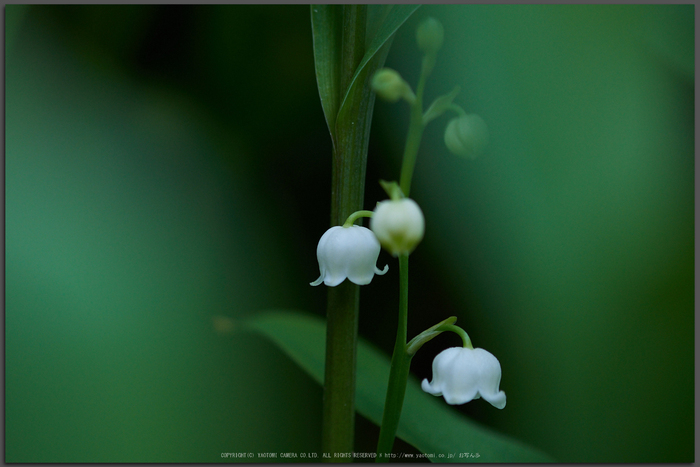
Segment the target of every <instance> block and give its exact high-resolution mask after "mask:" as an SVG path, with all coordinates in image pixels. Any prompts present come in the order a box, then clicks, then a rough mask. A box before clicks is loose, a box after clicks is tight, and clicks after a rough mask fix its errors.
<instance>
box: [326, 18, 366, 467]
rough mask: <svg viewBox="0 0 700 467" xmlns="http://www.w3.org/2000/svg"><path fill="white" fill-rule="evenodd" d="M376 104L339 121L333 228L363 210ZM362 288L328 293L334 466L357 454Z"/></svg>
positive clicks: (346, 29) (346, 67) (344, 74)
mask: <svg viewBox="0 0 700 467" xmlns="http://www.w3.org/2000/svg"><path fill="white" fill-rule="evenodd" d="M342 8H343V33H342V34H343V42H342V58H341V66H340V73H341V89H342V90H343V91H344V90H345V89H346V88H347V86H348V84H349V82H350V79H351V78H352V76H353V75H354V73H355V70H356V69H357V66H358V65H359V63H360V61H361V60H362V56H363V55H364V53H365V45H364V39H365V28H366V22H367V19H366V18H367V6H366V5H344V6H342ZM373 103H374V101H373V100H372V99H369V98H365V99H362V100H361V101H359V102H358V103H357V105H356V106H354V107H353V112H352V115H353V116H354V119H352V120H347V119H338V120H337V121H336V128H335V135H336V138H335V140H334V145H333V177H332V187H331V190H332V191H331V225H341V224H342V223H343V222H344V221H345V220H346V219H347V217H348V216H349V215H350V214H352V213H353V212H355V211H359V210H360V209H362V204H363V201H364V187H365V170H366V165H367V141H365V137H364V133H365V130H367V131H368V128H369V123H370V122H371V119H372V109H373ZM359 303H360V288H359V286H358V285H356V284H353V283H351V282H350V281H344V282H343V283H342V284H340V285H339V286H337V287H330V288H329V289H328V302H327V319H328V327H327V331H326V369H325V380H324V389H323V435H322V449H323V452H326V453H331V458H330V459H328V460H329V461H331V462H343V461H344V462H347V461H350V460H351V459H349V458H342V457H339V458H336V457H334V456H333V455H332V453H336V452H352V451H353V446H354V439H355V437H354V432H355V368H356V359H357V323H358V314H359Z"/></svg>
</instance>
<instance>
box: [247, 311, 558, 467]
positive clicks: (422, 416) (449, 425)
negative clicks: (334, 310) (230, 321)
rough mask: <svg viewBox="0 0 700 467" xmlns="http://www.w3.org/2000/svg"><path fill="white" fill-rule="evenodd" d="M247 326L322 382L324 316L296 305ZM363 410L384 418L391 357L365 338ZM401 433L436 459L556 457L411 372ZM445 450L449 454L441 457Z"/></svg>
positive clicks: (360, 372)
mask: <svg viewBox="0 0 700 467" xmlns="http://www.w3.org/2000/svg"><path fill="white" fill-rule="evenodd" d="M244 324H245V326H246V327H247V328H249V329H251V330H254V331H256V332H259V333H261V334H262V335H264V336H266V337H267V338H269V339H270V340H271V341H272V342H274V343H275V344H276V345H277V346H278V347H279V348H280V349H281V350H282V351H283V352H284V353H286V354H287V355H288V356H289V357H290V358H291V359H292V360H293V361H294V362H296V363H297V364H298V365H299V366H300V367H301V368H302V369H303V370H304V371H306V372H307V373H308V374H309V375H310V376H311V377H312V378H314V379H315V380H316V381H317V382H318V383H320V384H323V374H324V369H323V365H324V362H325V359H324V353H325V339H326V325H325V320H324V319H322V318H319V317H317V316H313V315H310V314H307V313H302V312H296V311H268V312H264V313H258V314H256V315H254V316H253V317H251V318H249V319H247V320H246V321H245V323H244ZM357 351H358V353H357V362H358V364H357V382H356V384H357V389H356V391H357V401H356V406H357V410H358V412H360V413H361V414H362V415H363V416H365V417H367V418H368V419H369V420H371V421H372V422H374V423H376V424H378V425H379V424H380V423H381V419H382V411H383V407H384V397H385V392H386V388H387V383H388V379H389V367H390V364H391V362H390V360H389V357H388V356H386V355H384V354H383V353H382V352H380V351H379V350H377V349H376V348H375V347H374V346H372V345H371V344H370V343H368V342H367V341H365V340H363V339H360V341H359V345H358V349H357ZM397 435H398V436H399V437H400V438H401V439H403V440H404V441H406V442H408V443H410V444H411V445H413V446H415V447H416V448H417V449H419V450H420V451H421V452H423V453H426V454H434V455H435V456H434V457H432V458H429V459H430V460H432V461H435V462H459V463H463V462H501V463H505V462H553V459H551V458H550V457H549V456H547V455H546V454H544V453H541V452H540V451H538V450H536V449H533V448H531V447H529V446H527V445H525V444H523V443H521V442H519V441H517V440H513V439H511V438H508V437H506V436H504V435H501V434H499V433H496V432H494V431H492V430H490V429H488V428H486V427H483V426H480V425H479V424H477V423H475V422H473V421H471V420H469V419H468V418H466V417H464V416H462V415H460V414H459V413H457V412H456V411H454V410H452V409H450V407H449V406H448V405H447V404H446V403H444V401H443V400H442V399H438V398H435V397H433V396H430V395H428V394H426V393H424V392H423V391H422V390H421V389H420V384H419V382H418V380H417V379H415V378H413V377H411V378H409V381H408V386H407V388H406V398H405V400H404V409H403V413H402V415H401V422H400V425H399V429H398V433H397ZM463 452H468V453H473V454H474V453H479V457H478V458H474V457H470V458H460V457H459V456H454V457H452V458H448V457H447V454H448V453H450V454H452V453H455V454H456V453H463ZM440 454H443V455H444V457H438V456H439V455H440Z"/></svg>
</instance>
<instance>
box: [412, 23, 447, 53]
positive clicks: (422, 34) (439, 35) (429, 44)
mask: <svg viewBox="0 0 700 467" xmlns="http://www.w3.org/2000/svg"><path fill="white" fill-rule="evenodd" d="M444 39H445V30H444V29H443V27H442V23H440V21H438V20H436V19H435V18H426V19H425V20H423V22H422V23H421V24H420V25H419V26H418V30H417V31H416V40H417V41H418V48H419V49H420V50H422V51H423V52H424V53H425V54H428V55H435V54H436V53H437V51H438V50H440V47H442V42H443V41H444Z"/></svg>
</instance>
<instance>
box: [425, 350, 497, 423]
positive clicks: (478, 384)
mask: <svg viewBox="0 0 700 467" xmlns="http://www.w3.org/2000/svg"><path fill="white" fill-rule="evenodd" d="M500 384H501V364H500V363H499V362H498V359H497V358H496V357H494V356H493V355H492V354H491V353H489V352H487V351H486V350H484V349H478V348H477V349H470V348H466V347H451V348H449V349H445V350H443V351H442V352H440V353H439V354H438V356H437V357H435V360H433V381H432V382H430V383H428V380H427V379H424V380H423V382H422V383H421V388H422V389H423V391H425V392H427V393H429V394H432V395H434V396H444V397H445V401H446V402H447V403H448V404H450V405H459V404H466V403H467V402H469V401H471V400H473V399H478V398H479V397H483V398H484V399H485V400H486V401H487V402H489V403H490V404H491V405H493V406H494V407H496V408H497V409H502V408H503V407H505V406H506V393H505V392H503V391H499V389H498V386H499V385H500Z"/></svg>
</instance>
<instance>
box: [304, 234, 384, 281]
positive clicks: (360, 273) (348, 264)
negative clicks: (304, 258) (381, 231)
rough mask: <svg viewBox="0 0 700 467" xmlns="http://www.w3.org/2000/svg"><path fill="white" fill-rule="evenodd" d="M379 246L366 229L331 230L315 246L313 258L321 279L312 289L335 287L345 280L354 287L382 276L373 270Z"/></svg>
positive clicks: (373, 236)
mask: <svg viewBox="0 0 700 467" xmlns="http://www.w3.org/2000/svg"><path fill="white" fill-rule="evenodd" d="M380 250H381V246H380V245H379V240H377V237H376V236H375V235H374V233H372V231H371V230H369V229H368V228H366V227H360V226H359V225H353V226H350V227H343V226H336V227H331V228H330V229H328V230H327V231H326V233H324V234H323V236H322V237H321V240H319V242H318V248H317V249H316V257H317V258H318V265H319V267H320V269H321V277H319V278H318V279H317V280H316V281H314V282H312V283H311V285H320V284H321V283H324V284H326V285H327V286H329V287H335V286H336V285H338V284H340V283H341V282H343V281H344V280H345V279H346V278H347V279H349V280H350V282H354V283H355V284H357V285H367V284H369V283H370V282H372V278H373V277H374V275H375V274H380V275H381V274H385V273H386V272H387V271H388V270H389V265H386V266H384V270H379V269H378V268H377V266H376V264H377V258H379V251H380Z"/></svg>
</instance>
